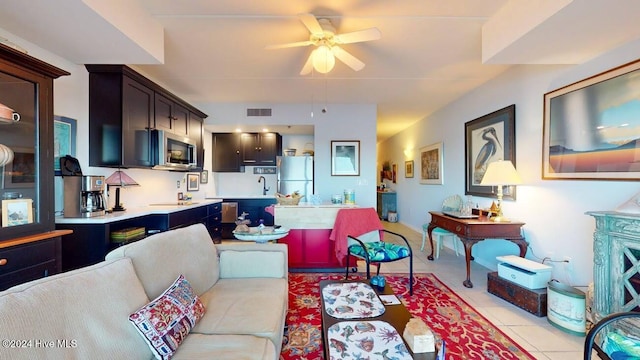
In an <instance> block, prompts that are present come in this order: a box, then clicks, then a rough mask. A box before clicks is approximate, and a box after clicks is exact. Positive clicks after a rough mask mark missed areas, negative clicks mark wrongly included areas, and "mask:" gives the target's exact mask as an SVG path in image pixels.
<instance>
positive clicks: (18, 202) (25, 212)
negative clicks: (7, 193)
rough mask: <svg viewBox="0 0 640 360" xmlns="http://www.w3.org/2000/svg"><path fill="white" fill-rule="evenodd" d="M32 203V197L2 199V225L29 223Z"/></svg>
mask: <svg viewBox="0 0 640 360" xmlns="http://www.w3.org/2000/svg"><path fill="white" fill-rule="evenodd" d="M32 205H33V200H32V199H14V200H2V227H9V226H16V225H25V224H31V223H32V222H33V206H32Z"/></svg>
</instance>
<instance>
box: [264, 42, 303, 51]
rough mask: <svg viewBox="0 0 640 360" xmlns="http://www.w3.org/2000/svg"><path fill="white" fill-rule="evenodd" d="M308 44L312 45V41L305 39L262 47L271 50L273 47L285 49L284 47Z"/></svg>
mask: <svg viewBox="0 0 640 360" xmlns="http://www.w3.org/2000/svg"><path fill="white" fill-rule="evenodd" d="M309 45H313V43H312V42H311V41H309V40H307V41H298V42H292V43H288V44H280V45H267V46H265V47H264V48H265V49H267V50H273V49H286V48H292V47H298V46H309Z"/></svg>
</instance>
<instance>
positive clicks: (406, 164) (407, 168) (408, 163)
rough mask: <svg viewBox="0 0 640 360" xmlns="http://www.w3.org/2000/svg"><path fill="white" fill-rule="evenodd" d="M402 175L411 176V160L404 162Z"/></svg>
mask: <svg viewBox="0 0 640 360" xmlns="http://www.w3.org/2000/svg"><path fill="white" fill-rule="evenodd" d="M404 177H406V178H412V177H413V160H407V161H405V162H404Z"/></svg>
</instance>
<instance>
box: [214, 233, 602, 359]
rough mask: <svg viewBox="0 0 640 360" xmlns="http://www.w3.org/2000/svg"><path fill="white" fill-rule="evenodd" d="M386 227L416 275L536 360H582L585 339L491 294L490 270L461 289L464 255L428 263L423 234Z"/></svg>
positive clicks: (386, 268) (398, 268) (478, 270)
mask: <svg viewBox="0 0 640 360" xmlns="http://www.w3.org/2000/svg"><path fill="white" fill-rule="evenodd" d="M384 226H385V228H387V229H388V230H391V231H395V232H399V233H401V234H403V235H405V236H406V237H407V239H408V240H409V242H410V244H411V248H412V249H413V250H414V258H413V267H414V272H416V273H420V272H423V273H433V274H435V275H436V276H437V277H438V279H440V280H441V281H442V282H443V283H445V284H446V285H447V286H448V287H449V288H451V289H452V290H453V291H455V292H456V293H457V294H458V295H459V296H460V297H462V298H463V299H464V300H465V301H466V302H467V303H468V304H469V305H471V306H473V307H474V308H475V309H476V310H477V311H478V312H479V313H480V314H482V315H483V316H484V317H486V318H487V319H488V320H489V321H491V322H492V323H493V324H495V325H496V326H497V327H499V328H500V330H502V331H503V332H504V333H505V334H507V335H508V336H509V337H510V338H511V339H513V340H514V341H515V342H517V343H518V344H519V345H520V346H521V347H522V348H524V349H525V350H526V351H528V352H529V353H530V354H531V355H533V356H534V357H535V358H536V359H540V360H549V359H551V360H556V359H557V360H580V359H583V351H582V349H583V344H584V337H581V336H575V335H570V334H568V333H565V332H563V331H561V330H559V329H557V328H555V327H553V326H552V325H551V324H549V322H548V321H547V318H546V317H537V316H535V315H533V314H530V313H528V312H527V311H525V310H522V309H520V308H518V307H516V306H515V305H512V304H510V303H509V302H507V301H505V300H503V299H501V298H499V297H497V296H495V295H493V294H490V293H488V292H487V273H489V272H490V271H491V270H489V269H487V268H485V267H483V266H481V265H478V264H476V263H475V262H472V263H471V281H472V282H473V288H471V289H468V288H466V287H464V286H463V285H462V281H463V280H464V279H465V278H466V267H465V262H464V256H463V255H461V256H456V254H455V252H454V251H453V250H451V249H448V248H444V249H443V250H442V251H440V257H439V258H438V259H436V260H435V261H429V260H428V259H427V255H428V254H429V253H430V248H429V245H428V243H429V242H428V241H427V245H426V246H425V249H424V252H421V251H420V246H421V244H422V234H421V233H418V232H416V231H414V230H413V229H411V228H409V227H407V226H405V225H402V224H401V223H389V222H386V221H385V222H384ZM225 241H227V240H225ZM448 246H450V244H449V245H448ZM407 261H408V260H407ZM408 269H409V266H408V262H404V261H398V262H395V263H388V264H384V265H383V267H382V273H384V272H408ZM359 271H364V267H363V266H360V269H359ZM374 271H375V270H374ZM594 359H598V358H597V356H595V355H594Z"/></svg>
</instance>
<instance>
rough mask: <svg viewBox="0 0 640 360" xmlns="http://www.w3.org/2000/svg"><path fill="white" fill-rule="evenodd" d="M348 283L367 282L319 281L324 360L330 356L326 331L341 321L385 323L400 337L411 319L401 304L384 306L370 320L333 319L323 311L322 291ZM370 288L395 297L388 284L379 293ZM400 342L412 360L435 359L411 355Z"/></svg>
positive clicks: (427, 355)
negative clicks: (383, 310) (334, 285)
mask: <svg viewBox="0 0 640 360" xmlns="http://www.w3.org/2000/svg"><path fill="white" fill-rule="evenodd" d="M350 282H363V283H367V280H322V281H320V301H321V302H322V309H321V311H322V344H323V346H324V358H325V359H330V356H329V344H327V339H328V338H329V334H328V330H329V328H330V327H331V326H332V325H334V324H336V323H339V322H341V321H349V320H366V321H385V322H387V323H389V324H390V325H391V326H393V327H394V328H395V329H396V331H397V332H398V334H400V337H402V333H403V332H404V328H405V326H406V325H407V323H408V322H409V319H411V317H412V316H411V313H409V310H407V308H406V307H405V306H404V304H402V303H401V304H398V305H385V312H384V313H383V314H382V315H380V316H376V317H370V318H359V319H337V318H334V317H332V316H331V315H329V314H327V312H326V311H325V309H326V306H325V302H324V297H323V296H322V289H323V288H324V287H325V286H327V285H328V284H332V283H350ZM372 288H373V289H374V291H375V292H376V294H378V295H395V294H394V293H393V290H392V289H391V287H389V284H388V283H387V284H385V286H384V289H383V290H382V291H379V290H378V289H377V287H375V286H372ZM402 341H403V342H404V343H405V346H406V347H407V350H408V351H409V353H410V354H411V356H412V357H413V358H414V359H416V360H423V359H424V360H435V359H436V352H432V353H420V354H413V352H412V351H411V348H410V347H409V345H408V344H407V343H406V341H404V339H402ZM436 350H437V349H436Z"/></svg>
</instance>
